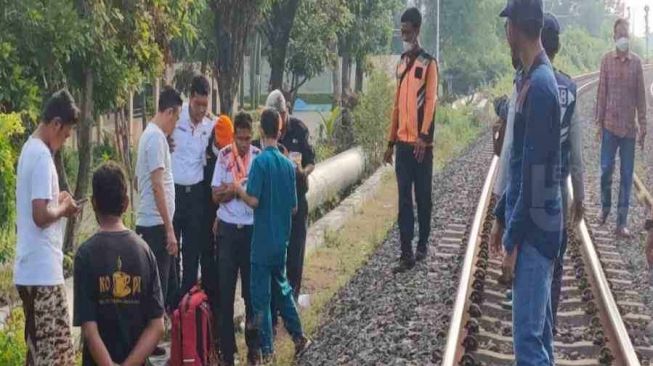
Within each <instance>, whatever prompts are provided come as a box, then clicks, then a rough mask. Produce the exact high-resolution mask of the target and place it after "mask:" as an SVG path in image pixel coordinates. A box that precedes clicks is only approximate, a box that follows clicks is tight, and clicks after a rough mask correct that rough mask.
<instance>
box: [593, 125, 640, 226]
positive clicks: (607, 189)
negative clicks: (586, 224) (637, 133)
mask: <svg viewBox="0 0 653 366" xmlns="http://www.w3.org/2000/svg"><path fill="white" fill-rule="evenodd" d="M617 150H619V161H620V162H619V167H620V175H621V177H620V185H619V202H618V203H617V227H619V228H621V227H625V226H626V223H627V222H628V207H629V204H630V191H631V190H632V187H633V169H634V166H635V139H634V138H628V137H619V136H617V135H615V134H613V133H611V132H610V131H608V130H606V129H605V128H604V129H603V139H602V141H601V206H602V208H603V213H604V214H607V213H609V212H610V208H611V205H612V175H613V173H614V163H615V158H616V156H617Z"/></svg>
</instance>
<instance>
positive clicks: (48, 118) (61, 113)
mask: <svg viewBox="0 0 653 366" xmlns="http://www.w3.org/2000/svg"><path fill="white" fill-rule="evenodd" d="M79 114H80V113H79V108H77V105H75V100H74V99H73V96H72V95H70V93H69V92H68V90H66V89H61V90H59V91H57V92H55V93H54V94H52V96H50V99H48V101H47V103H46V104H45V108H43V116H42V120H43V122H44V123H46V124H47V123H50V122H52V120H54V119H55V118H57V117H58V118H59V119H61V123H63V124H64V125H74V124H76V123H77V122H78V121H79Z"/></svg>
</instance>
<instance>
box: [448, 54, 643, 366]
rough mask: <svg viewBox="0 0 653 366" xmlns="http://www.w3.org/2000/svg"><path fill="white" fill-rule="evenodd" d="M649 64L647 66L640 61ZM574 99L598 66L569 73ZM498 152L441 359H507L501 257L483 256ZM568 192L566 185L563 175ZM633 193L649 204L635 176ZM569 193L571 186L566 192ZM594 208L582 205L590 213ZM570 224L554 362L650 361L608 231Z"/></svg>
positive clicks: (638, 306) (577, 365)
mask: <svg viewBox="0 0 653 366" xmlns="http://www.w3.org/2000/svg"><path fill="white" fill-rule="evenodd" d="M646 69H647V70H650V69H651V68H650V67H647V68H646ZM575 80H576V82H577V84H578V86H579V89H578V94H579V98H580V96H581V94H584V93H585V92H587V91H588V90H590V88H591V87H592V86H594V85H595V84H596V82H597V81H598V73H589V74H585V75H581V76H579V77H576V78H575ZM497 166H498V158H497V157H495V158H494V159H493V160H492V163H491V165H490V168H489V171H488V174H487V176H486V178H485V182H484V185H483V189H482V193H481V197H480V200H479V203H478V206H477V210H476V212H475V216H474V220H473V222H472V223H471V227H470V230H469V231H468V236H467V237H468V243H467V247H466V252H465V254H464V260H463V264H462V267H461V275H460V282H459V285H458V292H457V294H456V296H455V302H454V308H453V313H452V315H451V319H450V323H449V332H448V335H447V343H446V346H445V348H444V351H443V359H442V365H444V366H450V365H458V364H461V365H511V364H513V362H514V356H513V349H512V327H511V316H512V314H511V304H510V301H509V299H508V298H507V297H506V287H505V286H503V285H501V284H500V283H499V281H498V279H499V276H500V275H501V262H500V260H499V259H494V258H491V256H490V255H489V247H488V246H489V237H490V231H491V227H492V221H493V219H494V217H493V215H492V210H491V208H492V207H493V206H494V198H493V197H492V193H491V192H492V186H493V184H494V179H495V175H496V171H497ZM567 184H568V186H569V191H570V192H571V184H570V182H567ZM635 191H636V193H635V194H636V196H637V197H638V198H640V199H642V200H644V202H645V203H647V205H648V207H653V200H652V199H651V195H650V194H649V193H648V192H647V191H646V189H645V187H644V185H643V184H642V182H641V180H639V178H637V177H636V178H635ZM570 196H572V197H570V198H572V199H573V193H570ZM591 213H592V212H590V211H588V214H591ZM574 229H575V230H570V233H569V244H568V250H567V253H566V256H565V262H564V264H565V265H564V273H563V285H562V293H561V299H560V306H559V312H558V324H557V330H558V332H557V335H556V337H555V342H554V349H555V352H556V364H557V365H569V366H585V365H640V364H644V365H648V364H649V362H650V361H649V360H653V348H651V346H650V344H649V340H648V337H647V336H646V335H645V327H646V325H647V324H648V323H649V322H650V321H651V319H650V317H648V316H646V315H641V313H642V312H643V311H642V310H643V307H644V304H642V303H641V301H640V300H639V294H638V293H637V292H635V291H633V290H632V286H631V285H632V282H631V280H630V273H629V271H628V270H627V269H626V268H625V263H624V262H623V261H622V260H621V259H620V257H619V254H618V253H619V252H618V250H617V248H616V247H615V245H614V238H613V237H612V236H610V235H609V233H608V232H606V231H602V230H601V229H600V228H598V227H597V226H595V225H593V224H588V223H586V222H585V220H583V221H581V222H580V224H579V225H578V226H577V227H575V228H574Z"/></svg>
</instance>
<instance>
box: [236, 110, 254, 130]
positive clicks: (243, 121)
mask: <svg viewBox="0 0 653 366" xmlns="http://www.w3.org/2000/svg"><path fill="white" fill-rule="evenodd" d="M239 128H240V129H245V130H250V131H251V130H252V116H251V115H250V114H249V113H247V112H240V113H238V114H237V115H236V118H235V119H234V130H238V129H239Z"/></svg>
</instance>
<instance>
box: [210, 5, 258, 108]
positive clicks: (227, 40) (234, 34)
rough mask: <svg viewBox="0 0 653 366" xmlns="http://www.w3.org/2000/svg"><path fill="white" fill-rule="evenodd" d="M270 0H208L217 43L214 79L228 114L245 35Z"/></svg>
mask: <svg viewBox="0 0 653 366" xmlns="http://www.w3.org/2000/svg"><path fill="white" fill-rule="evenodd" d="M269 1H270V0H209V5H210V8H211V10H212V13H213V29H212V33H211V34H212V35H213V37H214V39H215V45H216V46H217V58H216V59H215V62H214V64H213V74H214V75H215V76H216V78H217V79H218V89H219V92H220V109H221V110H222V111H221V113H224V114H231V112H232V109H233V105H234V100H235V98H236V94H237V93H238V87H239V85H240V79H241V75H242V72H243V62H244V60H245V47H246V45H247V37H248V36H249V33H250V32H251V30H252V29H253V28H254V26H255V25H256V22H257V20H258V19H259V16H260V15H261V14H262V12H263V11H264V10H265V9H266V6H267V5H269Z"/></svg>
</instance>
